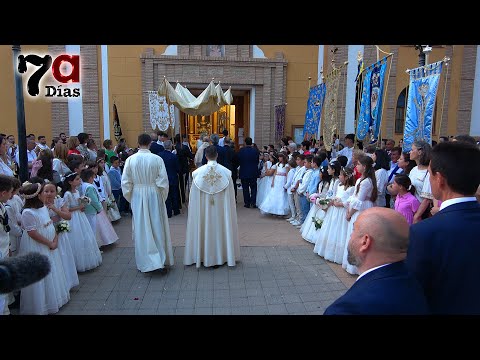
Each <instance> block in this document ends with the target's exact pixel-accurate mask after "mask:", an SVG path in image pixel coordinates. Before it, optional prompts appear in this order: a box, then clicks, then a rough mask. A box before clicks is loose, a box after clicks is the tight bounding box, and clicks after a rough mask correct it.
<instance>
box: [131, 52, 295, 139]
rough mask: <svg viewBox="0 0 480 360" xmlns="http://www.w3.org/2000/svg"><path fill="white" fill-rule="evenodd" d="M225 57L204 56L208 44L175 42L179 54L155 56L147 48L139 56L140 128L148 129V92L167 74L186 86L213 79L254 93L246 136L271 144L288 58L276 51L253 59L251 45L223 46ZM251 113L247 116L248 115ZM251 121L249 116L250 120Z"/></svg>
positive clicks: (201, 86) (282, 99)
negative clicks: (140, 73)
mask: <svg viewBox="0 0 480 360" xmlns="http://www.w3.org/2000/svg"><path fill="white" fill-rule="evenodd" d="M224 46H225V56H223V57H218V56H215V57H211V56H206V48H207V45H178V46H177V49H178V55H164V54H162V55H156V54H155V50H154V49H153V48H148V49H146V50H145V52H144V53H143V54H142V55H141V56H140V60H141V65H142V91H143V92H142V104H143V110H142V115H143V122H142V125H143V129H144V130H148V129H149V127H150V121H149V103H148V93H147V91H151V90H156V89H158V87H159V85H160V81H161V80H162V79H163V77H164V76H166V78H167V80H168V81H170V82H171V83H175V82H177V81H178V82H180V83H181V84H182V85H184V86H187V87H188V88H189V89H202V90H203V89H204V88H205V87H206V86H207V85H208V84H209V83H210V81H211V80H212V78H215V82H218V81H220V82H221V84H222V88H224V89H227V88H228V87H229V86H231V87H232V90H247V91H250V96H254V97H255V98H254V101H253V102H252V101H251V102H250V103H251V104H254V109H250V112H252V110H254V112H253V115H254V124H252V125H253V128H252V127H250V128H249V129H248V132H249V133H248V134H245V136H251V137H252V136H254V138H255V141H256V142H257V143H259V144H269V143H273V141H274V135H275V121H274V119H275V111H274V107H275V105H280V104H283V103H285V96H286V83H287V81H286V80H287V73H286V67H287V60H286V59H285V57H284V55H283V53H281V52H278V53H276V54H275V58H273V59H269V58H255V57H254V56H253V46H252V45H224ZM251 117H252V116H250V118H251ZM250 120H251V119H250Z"/></svg>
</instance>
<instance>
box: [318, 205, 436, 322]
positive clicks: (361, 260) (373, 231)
mask: <svg viewBox="0 0 480 360" xmlns="http://www.w3.org/2000/svg"><path fill="white" fill-rule="evenodd" d="M407 248H408V223H407V220H406V219H405V218H404V217H403V216H402V215H401V214H400V213H398V212H396V211H395V210H392V209H387V208H384V207H373V208H370V209H367V210H365V211H363V212H362V213H361V214H360V216H359V217H358V219H357V221H355V224H354V225H353V232H352V235H351V237H350V241H349V242H348V262H349V263H350V264H352V265H355V266H357V268H358V271H359V273H360V276H359V277H358V278H357V280H356V281H355V283H354V284H353V285H352V287H351V288H350V289H348V290H347V292H346V293H345V294H344V295H343V296H341V297H340V298H338V299H337V300H336V301H335V302H334V303H333V304H332V305H330V306H329V307H328V308H327V309H326V310H325V315H424V314H428V313H429V310H428V305H427V299H426V298H425V295H424V294H423V290H422V287H421V286H420V283H419V282H418V281H417V280H416V279H415V278H414V277H413V276H412V275H411V274H410V273H409V272H408V270H407V267H406V265H405V261H404V260H405V257H406V251H407Z"/></svg>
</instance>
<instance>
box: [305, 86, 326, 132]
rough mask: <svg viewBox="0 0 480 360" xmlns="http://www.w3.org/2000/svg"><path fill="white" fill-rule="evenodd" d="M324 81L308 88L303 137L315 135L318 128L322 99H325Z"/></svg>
mask: <svg viewBox="0 0 480 360" xmlns="http://www.w3.org/2000/svg"><path fill="white" fill-rule="evenodd" d="M325 90H326V86H325V83H321V84H319V85H316V86H313V87H312V88H310V93H309V96H308V102H307V112H306V114H305V125H304V126H303V138H304V139H308V140H310V139H312V138H313V137H316V136H317V133H318V128H319V127H320V122H321V118H322V108H323V101H324V100H325Z"/></svg>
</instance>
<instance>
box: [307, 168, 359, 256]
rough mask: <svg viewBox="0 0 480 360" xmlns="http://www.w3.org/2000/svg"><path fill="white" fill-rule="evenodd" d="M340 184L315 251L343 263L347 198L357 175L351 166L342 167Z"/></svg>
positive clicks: (346, 223)
mask: <svg viewBox="0 0 480 360" xmlns="http://www.w3.org/2000/svg"><path fill="white" fill-rule="evenodd" d="M339 181H340V185H339V186H338V188H337V191H336V193H335V196H334V198H333V202H332V205H333V206H330V207H329V208H328V210H327V214H326V215H325V218H324V219H323V224H322V227H321V228H320V230H318V235H317V236H316V239H315V248H314V249H313V251H314V252H315V253H317V254H318V255H320V256H323V257H324V258H325V260H329V261H332V262H335V263H337V264H341V263H342V261H343V252H344V250H345V238H346V236H347V227H348V221H347V219H346V214H347V208H346V205H347V199H348V198H349V197H350V196H352V195H353V191H354V190H355V186H354V185H355V176H354V174H353V170H352V169H351V168H345V167H341V170H340V174H339Z"/></svg>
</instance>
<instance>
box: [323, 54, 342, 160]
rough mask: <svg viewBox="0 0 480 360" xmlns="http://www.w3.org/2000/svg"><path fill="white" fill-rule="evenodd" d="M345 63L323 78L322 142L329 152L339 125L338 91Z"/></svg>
mask: <svg viewBox="0 0 480 360" xmlns="http://www.w3.org/2000/svg"><path fill="white" fill-rule="evenodd" d="M346 65H347V63H345V64H342V65H341V66H340V67H338V68H335V69H333V70H332V71H331V72H330V73H329V74H327V76H325V79H324V83H325V87H326V88H325V104H324V106H323V107H324V109H323V114H322V122H323V126H322V127H323V131H322V134H323V141H324V144H325V149H326V150H327V151H330V150H331V149H332V142H333V141H334V140H333V135H334V134H335V133H336V131H338V129H339V123H338V119H337V100H338V89H339V85H340V78H341V77H342V75H345V74H346V71H344V70H345V68H346Z"/></svg>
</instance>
